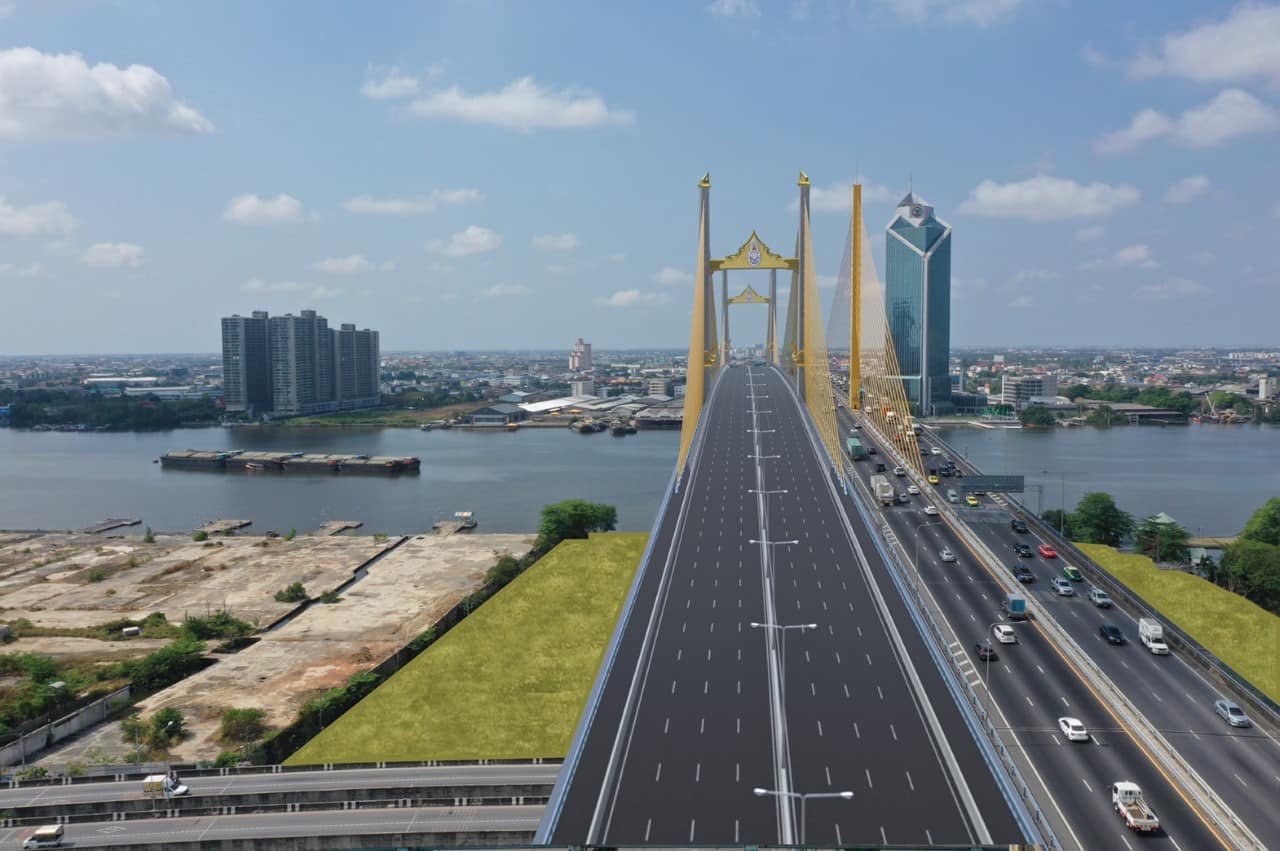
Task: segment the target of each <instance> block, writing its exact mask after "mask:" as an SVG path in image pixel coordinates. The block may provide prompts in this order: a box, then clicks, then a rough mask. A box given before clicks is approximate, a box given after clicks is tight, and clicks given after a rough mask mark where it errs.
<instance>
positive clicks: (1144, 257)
mask: <svg viewBox="0 0 1280 851" xmlns="http://www.w3.org/2000/svg"><path fill="white" fill-rule="evenodd" d="M1115 261H1116V265H1117V266H1137V267H1139V268H1140V269H1158V268H1160V264H1159V263H1157V262H1156V259H1155V258H1154V257H1153V256H1152V255H1151V248H1150V247H1149V246H1147V245H1145V244H1143V243H1138V244H1137V245H1129V246H1126V247H1125V248H1121V249H1120V250H1119V251H1117V252H1116V253H1115Z"/></svg>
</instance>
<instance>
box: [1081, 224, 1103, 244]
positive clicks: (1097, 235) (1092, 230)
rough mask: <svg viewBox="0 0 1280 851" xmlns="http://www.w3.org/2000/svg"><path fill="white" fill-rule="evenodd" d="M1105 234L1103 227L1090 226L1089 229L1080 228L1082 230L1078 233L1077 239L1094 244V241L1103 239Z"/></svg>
mask: <svg viewBox="0 0 1280 851" xmlns="http://www.w3.org/2000/svg"><path fill="white" fill-rule="evenodd" d="M1105 232H1106V231H1104V230H1103V228H1102V226H1101V225H1089V227H1087V228H1080V230H1078V231H1076V239H1078V240H1080V241H1081V242H1093V241H1094V240H1097V239H1102V235H1103V234H1104V233H1105Z"/></svg>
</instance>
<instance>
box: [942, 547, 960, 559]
mask: <svg viewBox="0 0 1280 851" xmlns="http://www.w3.org/2000/svg"><path fill="white" fill-rule="evenodd" d="M938 558H940V559H942V560H943V561H946V562H952V561H955V560H956V554H955V553H953V552H951V548H950V547H943V548H942V552H940V553H938Z"/></svg>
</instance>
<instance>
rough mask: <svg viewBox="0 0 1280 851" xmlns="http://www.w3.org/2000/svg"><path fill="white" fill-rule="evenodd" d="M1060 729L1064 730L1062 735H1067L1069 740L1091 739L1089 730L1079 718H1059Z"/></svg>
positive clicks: (1083, 740)
mask: <svg viewBox="0 0 1280 851" xmlns="http://www.w3.org/2000/svg"><path fill="white" fill-rule="evenodd" d="M1058 729H1059V730H1061V731H1062V735H1064V736H1066V737H1067V740H1068V741H1071V742H1087V741H1089V731H1088V730H1086V729H1085V728H1084V725H1083V724H1081V723H1080V719H1079V718H1069V717H1068V718H1059V719H1058Z"/></svg>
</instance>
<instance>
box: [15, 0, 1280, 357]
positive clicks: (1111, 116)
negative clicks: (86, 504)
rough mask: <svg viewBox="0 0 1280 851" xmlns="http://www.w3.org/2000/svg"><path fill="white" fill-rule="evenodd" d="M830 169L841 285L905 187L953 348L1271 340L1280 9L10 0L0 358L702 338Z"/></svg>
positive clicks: (801, 0) (1004, 1) (826, 273)
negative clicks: (719, 260)
mask: <svg viewBox="0 0 1280 851" xmlns="http://www.w3.org/2000/svg"><path fill="white" fill-rule="evenodd" d="M802 169H803V170H804V171H805V172H807V173H808V175H809V177H810V178H811V180H812V181H813V187H814V188H813V196H812V209H813V239H814V249H815V253H816V256H817V265H818V272H819V274H820V275H821V276H823V278H824V279H825V280H824V284H826V285H827V286H828V289H826V290H825V291H824V293H825V296H826V298H827V299H828V300H829V298H830V294H831V290H830V289H829V286H830V283H831V279H833V277H834V275H835V274H836V272H837V268H838V265H839V262H840V258H841V254H842V252H843V249H844V240H845V234H846V233H847V230H848V225H849V204H848V202H847V197H848V194H849V190H848V187H849V185H850V184H851V183H852V182H853V181H854V180H855V179H860V180H861V181H862V182H863V184H864V187H865V188H864V198H865V203H864V207H865V215H866V220H867V224H868V228H869V229H870V231H871V239H872V241H873V245H874V246H875V253H876V258H877V264H878V265H879V266H880V269H881V271H883V246H884V235H883V230H884V227H885V225H886V224H887V223H888V222H889V220H890V218H891V214H892V211H893V206H894V204H895V203H896V201H897V200H898V199H899V198H900V197H901V196H902V195H903V194H904V193H905V192H906V189H907V186H908V184H909V183H910V185H911V186H912V187H913V188H914V190H915V191H916V193H917V194H919V195H921V196H923V197H924V198H925V199H926V200H927V201H928V202H929V203H931V204H933V205H934V207H935V211H936V214H937V215H938V216H939V217H940V218H942V219H944V220H945V221H947V222H948V223H949V224H950V225H951V226H952V227H953V229H954V233H953V237H952V240H953V246H952V254H953V259H952V276H953V291H952V299H953V303H952V331H951V334H952V343H953V345H955V346H985V345H992V346H1004V345H1009V346H1014V345H1024V346H1025V345H1051V346H1055V345H1081V346H1085V345H1118V346H1124V345H1133V346H1163V345H1169V346H1180V345H1227V346H1249V347H1256V346H1272V347H1274V346H1275V345H1276V344H1277V339H1276V328H1277V324H1276V317H1277V316H1280V286H1277V284H1280V240H1277V239H1276V238H1275V234H1276V233H1277V231H1278V230H1280V4H1278V3H1264V2H1249V3H1243V4H1233V3H1213V2H1204V0H1195V2H1192V1H1191V0H1161V1H1160V2H1145V3H1128V2H1126V3H1114V2H1084V0H838V1H837V0H829V1H828V0H807V2H805V0H713V2H703V0H697V2H649V3H643V4H613V3H594V2H551V0H548V2H538V3H527V2H510V3H500V2H485V0H476V2H460V0H459V2H450V0H440V2H379V3H354V2H352V3H338V2H325V1H324V0H308V2H301V0H298V1H297V2H274V3H261V2H234V0H232V1H231V2H220V3H173V2H167V0H132V2H123V0H119V1H118V2H117V1H116V0H112V2H107V0H9V1H8V2H3V0H0V353H3V354H56V353H80V354H96V353H125V352H202V351H208V352H212V351H216V350H218V348H219V337H218V334H219V324H218V317H220V316H224V315H230V314H232V313H241V314H245V313H248V312H250V311H252V310H255V309H258V310H269V311H271V312H272V313H273V314H274V313H285V312H295V313H296V312H297V311H298V310H300V309H304V308H314V309H316V310H317V311H319V312H320V313H321V314H323V315H325V316H327V317H328V318H329V321H330V323H331V324H334V325H336V324H337V323H340V322H354V323H357V324H358V325H359V326H360V327H371V328H376V329H378V330H380V331H381V332H382V337H381V339H382V348H383V350H384V351H396V350H441V349H499V348H511V349H522V348H537V349H556V348H564V349H567V348H568V347H569V346H570V345H571V343H572V341H573V340H574V339H576V338H577V337H579V336H581V337H585V338H587V339H588V340H589V341H590V342H592V343H594V344H595V346H596V347H597V348H599V349H617V348H662V347H671V348H677V347H682V346H686V345H687V342H688V335H689V322H690V315H691V305H692V301H693V290H692V272H693V270H694V263H695V259H696V254H697V214H698V189H697V181H698V178H700V177H701V176H702V174H703V173H704V172H709V173H710V174H711V181H712V189H711V238H712V246H711V251H712V253H713V255H718V256H723V255H726V254H729V253H731V252H733V251H734V250H736V249H737V247H738V246H739V245H740V244H741V243H743V242H744V241H745V240H746V238H747V236H748V235H749V234H750V233H751V231H752V230H756V231H758V232H759V234H760V236H761V238H762V239H763V240H764V241H765V242H766V243H768V244H770V245H771V246H772V247H773V248H774V249H775V250H777V251H779V252H780V253H783V254H790V253H791V250H790V249H792V248H793V247H794V242H795V235H796V226H797V221H796V219H797V214H796V212H795V207H794V202H795V198H796V194H797V188H796V178H797V176H798V174H799V172H800V170H802ZM748 283H750V284H752V285H753V286H755V287H756V288H757V289H762V288H763V287H764V286H767V278H766V277H765V276H764V274H762V273H756V274H755V275H746V274H742V275H740V276H739V277H738V278H737V279H735V280H732V281H731V282H730V285H731V288H733V289H735V290H736V289H739V288H740V287H742V286H745V285H746V284H748ZM737 310H739V309H735V313H734V317H733V319H732V321H733V322H734V328H735V329H738V328H741V331H735V333H734V334H733V337H734V339H735V342H750V341H753V340H756V339H762V338H763V325H764V319H763V310H762V309H755V310H756V311H757V314H754V315H753V314H752V313H751V312H750V310H752V309H750V308H741V309H740V310H742V311H743V315H742V317H741V319H740V320H739V318H738V315H737Z"/></svg>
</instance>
